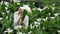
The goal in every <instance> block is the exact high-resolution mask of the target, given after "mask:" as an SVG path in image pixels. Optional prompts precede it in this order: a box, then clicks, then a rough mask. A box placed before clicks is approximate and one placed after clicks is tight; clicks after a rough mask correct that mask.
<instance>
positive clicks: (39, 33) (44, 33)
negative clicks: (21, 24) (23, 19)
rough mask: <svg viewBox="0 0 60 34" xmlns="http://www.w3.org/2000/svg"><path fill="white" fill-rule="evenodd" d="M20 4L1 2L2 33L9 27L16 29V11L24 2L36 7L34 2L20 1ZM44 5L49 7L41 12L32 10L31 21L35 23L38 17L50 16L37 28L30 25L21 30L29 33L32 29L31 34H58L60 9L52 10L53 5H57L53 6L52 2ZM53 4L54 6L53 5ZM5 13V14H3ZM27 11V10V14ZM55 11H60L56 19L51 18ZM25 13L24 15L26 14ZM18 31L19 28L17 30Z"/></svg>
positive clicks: (0, 24)
mask: <svg viewBox="0 0 60 34" xmlns="http://www.w3.org/2000/svg"><path fill="white" fill-rule="evenodd" d="M19 3H20V4H19V5H17V3H13V4H12V3H9V6H6V5H5V4H0V17H2V18H3V19H2V20H1V21H0V34H4V31H5V30H6V29H7V28H11V29H13V30H14V28H13V20H14V19H13V17H14V14H13V13H14V12H15V11H16V10H17V9H18V7H19V6H22V5H24V4H29V5H30V7H31V9H32V8H36V7H35V6H34V5H33V2H19ZM43 4H44V6H46V5H47V6H48V8H49V9H48V8H46V9H44V10H42V11H41V12H40V11H38V10H32V13H31V14H28V16H29V18H30V19H29V23H30V24H33V25H34V23H33V22H34V21H37V20H36V19H38V18H46V17H48V20H47V21H43V20H41V21H39V23H40V25H39V26H38V27H37V28H36V27H34V28H32V29H31V27H30V24H29V27H28V28H27V29H25V28H21V29H20V32H23V33H26V34H28V32H29V31H32V33H31V34H57V33H58V30H60V11H59V10H56V9H55V10H53V11H52V7H56V5H55V6H53V5H52V4H46V3H43ZM51 6H52V7H51ZM5 7H7V8H8V9H7V11H9V12H8V13H7V11H6V9H5ZM3 13H4V14H3ZM26 13H27V12H25V14H26ZM49 13H51V15H50V16H49V15H48V14H49ZM55 13H59V15H58V16H57V17H56V18H55V19H51V18H50V17H55V16H54V14H55ZM25 14H23V15H25ZM16 31H17V30H16ZM12 34H14V31H13V32H12Z"/></svg>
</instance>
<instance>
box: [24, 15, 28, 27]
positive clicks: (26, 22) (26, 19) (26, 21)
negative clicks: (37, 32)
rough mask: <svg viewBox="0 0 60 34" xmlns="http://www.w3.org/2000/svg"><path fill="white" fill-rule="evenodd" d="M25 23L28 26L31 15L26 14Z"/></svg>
mask: <svg viewBox="0 0 60 34" xmlns="http://www.w3.org/2000/svg"><path fill="white" fill-rule="evenodd" d="M23 24H24V25H25V26H26V27H27V26H28V25H29V17H28V15H26V16H25V18H24V21H23Z"/></svg>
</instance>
